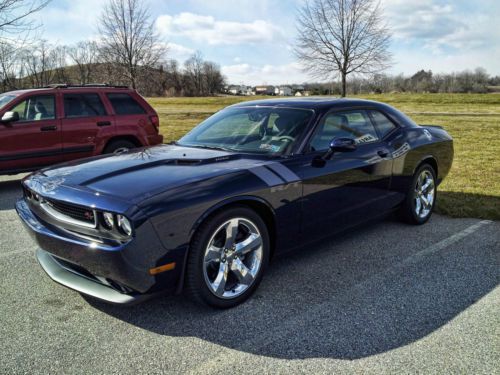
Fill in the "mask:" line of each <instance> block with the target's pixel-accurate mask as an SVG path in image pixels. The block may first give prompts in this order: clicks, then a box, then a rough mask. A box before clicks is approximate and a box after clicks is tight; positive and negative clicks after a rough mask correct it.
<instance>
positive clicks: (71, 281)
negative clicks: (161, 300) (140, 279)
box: [36, 249, 155, 305]
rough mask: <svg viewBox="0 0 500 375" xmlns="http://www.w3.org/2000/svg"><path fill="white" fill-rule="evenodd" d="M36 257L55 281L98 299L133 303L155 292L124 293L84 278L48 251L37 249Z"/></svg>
mask: <svg viewBox="0 0 500 375" xmlns="http://www.w3.org/2000/svg"><path fill="white" fill-rule="evenodd" d="M36 258H37V259H38V262H39V263H40V265H41V266H42V268H43V270H44V271H45V272H46V273H47V275H49V277H50V278H51V279H52V280H54V281H55V282H57V283H59V284H61V285H64V286H66V287H68V288H70V289H73V290H76V291H77V292H80V293H83V294H86V295H88V296H91V297H94V298H97V299H100V300H102V301H105V302H109V303H115V304H120V305H133V304H136V303H139V302H142V301H144V300H146V299H149V298H151V297H153V296H154V295H155V294H136V295H132V294H125V293H120V292H119V291H117V290H115V289H113V288H111V287H109V286H107V285H104V284H101V283H98V282H96V281H93V280H91V279H89V278H86V277H85V276H83V275H80V274H78V273H77V272H74V271H71V270H69V269H67V268H65V267H63V266H62V265H61V264H60V263H58V262H57V260H56V259H55V258H54V257H53V256H52V255H51V254H50V253H48V252H46V251H44V250H42V249H38V250H37V251H36Z"/></svg>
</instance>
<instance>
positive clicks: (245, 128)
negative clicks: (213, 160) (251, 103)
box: [177, 107, 314, 154]
mask: <svg viewBox="0 0 500 375" xmlns="http://www.w3.org/2000/svg"><path fill="white" fill-rule="evenodd" d="M313 114H314V112H313V111H311V110H304V109H292V108H270V107H241V108H228V109H224V110H222V111H220V112H218V113H216V114H215V115H213V116H211V117H209V118H208V119H207V120H205V121H203V122H202V123H201V124H200V125H198V126H197V127H195V128H194V129H193V130H192V131H190V132H189V133H188V134H186V135H185V136H184V137H182V138H181V139H180V140H179V142H177V144H179V145H181V146H190V147H202V148H215V149H224V150H230V151H241V152H249V153H260V154H276V153H284V152H286V151H288V150H289V149H290V148H291V146H292V145H293V144H294V142H295V141H296V140H297V139H298V137H299V136H300V135H301V134H302V133H303V132H304V129H305V128H306V126H307V124H308V123H309V121H310V120H311V118H312V116H313Z"/></svg>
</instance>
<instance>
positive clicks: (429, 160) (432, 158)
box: [413, 155, 439, 181]
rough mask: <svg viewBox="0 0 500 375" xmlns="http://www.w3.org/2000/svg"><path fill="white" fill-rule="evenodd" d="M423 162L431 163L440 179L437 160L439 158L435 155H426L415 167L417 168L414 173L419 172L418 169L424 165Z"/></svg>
mask: <svg viewBox="0 0 500 375" xmlns="http://www.w3.org/2000/svg"><path fill="white" fill-rule="evenodd" d="M423 164H429V165H430V166H431V167H432V168H433V169H434V173H435V174H436V179H438V181H439V177H438V176H439V168H438V162H437V159H436V157H435V156H433V155H426V156H424V157H423V158H422V159H421V160H420V162H418V163H417V166H416V167H415V169H414V170H413V175H414V174H415V172H417V170H418V169H419V168H420V167H421V166H422V165H423Z"/></svg>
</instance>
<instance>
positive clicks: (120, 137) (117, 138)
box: [101, 134, 143, 153]
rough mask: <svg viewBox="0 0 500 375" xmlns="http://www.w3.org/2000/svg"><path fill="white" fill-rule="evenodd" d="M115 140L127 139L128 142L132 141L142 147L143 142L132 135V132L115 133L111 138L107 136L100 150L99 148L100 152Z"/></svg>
mask: <svg viewBox="0 0 500 375" xmlns="http://www.w3.org/2000/svg"><path fill="white" fill-rule="evenodd" d="M116 141H128V142H131V143H133V144H134V145H135V146H136V147H142V146H143V144H142V143H141V141H140V140H139V139H138V138H137V137H136V136H134V135H132V134H124V135H115V136H113V137H111V138H109V139H108V140H107V141H106V143H105V144H104V146H103V148H102V150H101V153H103V152H104V150H106V148H107V147H108V146H109V145H110V144H111V143H113V142H116Z"/></svg>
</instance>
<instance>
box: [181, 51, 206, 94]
mask: <svg viewBox="0 0 500 375" xmlns="http://www.w3.org/2000/svg"><path fill="white" fill-rule="evenodd" d="M203 83H204V82H203V56H202V54H201V52H199V51H198V52H196V53H195V54H193V55H192V56H191V57H190V58H189V59H187V60H186V61H185V62H184V84H185V90H186V94H187V95H188V96H201V95H203V92H204V84H203Z"/></svg>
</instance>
